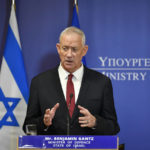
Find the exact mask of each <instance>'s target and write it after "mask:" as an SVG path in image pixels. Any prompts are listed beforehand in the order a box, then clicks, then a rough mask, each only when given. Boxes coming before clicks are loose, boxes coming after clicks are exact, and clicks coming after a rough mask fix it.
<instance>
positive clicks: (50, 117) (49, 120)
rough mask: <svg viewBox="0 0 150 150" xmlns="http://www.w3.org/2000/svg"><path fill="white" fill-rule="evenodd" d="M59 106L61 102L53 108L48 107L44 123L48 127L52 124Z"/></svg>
mask: <svg viewBox="0 0 150 150" xmlns="http://www.w3.org/2000/svg"><path fill="white" fill-rule="evenodd" d="M58 107H59V103H57V104H56V105H55V106H54V107H53V108H52V109H46V110H45V114H44V119H43V121H44V124H45V125H46V126H47V127H48V126H50V125H51V124H52V120H53V118H54V116H55V112H56V110H57V108H58Z"/></svg>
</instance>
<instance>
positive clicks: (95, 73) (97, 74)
mask: <svg viewBox="0 0 150 150" xmlns="http://www.w3.org/2000/svg"><path fill="white" fill-rule="evenodd" d="M85 70H86V72H87V74H88V75H89V77H93V78H94V79H102V80H110V79H109V77H107V76H106V75H104V74H102V73H100V72H98V71H96V70H93V69H89V68H85Z"/></svg>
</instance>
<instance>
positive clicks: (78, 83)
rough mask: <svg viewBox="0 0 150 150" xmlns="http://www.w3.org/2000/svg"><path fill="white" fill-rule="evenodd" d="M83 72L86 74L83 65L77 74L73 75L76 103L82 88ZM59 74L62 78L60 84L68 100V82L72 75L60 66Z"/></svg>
mask: <svg viewBox="0 0 150 150" xmlns="http://www.w3.org/2000/svg"><path fill="white" fill-rule="evenodd" d="M83 72H84V67H83V64H82V65H81V67H80V68H79V69H77V70H76V71H75V72H73V73H72V75H73V77H72V82H73V84H74V92H75V103H76V102H77V99H78V95H79V91H80V87H81V82H82V78H83ZM58 74H59V78H60V83H61V86H62V89H63V93H64V96H65V99H66V90H67V81H68V75H69V74H70V73H69V72H67V71H66V70H65V69H64V68H63V67H62V65H61V64H60V65H59V67H58Z"/></svg>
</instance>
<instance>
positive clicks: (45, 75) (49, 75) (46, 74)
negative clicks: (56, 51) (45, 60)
mask: <svg viewBox="0 0 150 150" xmlns="http://www.w3.org/2000/svg"><path fill="white" fill-rule="evenodd" d="M57 73H58V67H55V68H53V69H49V70H47V71H45V72H41V73H39V74H38V75H36V76H35V77H33V79H32V80H47V79H51V78H53V77H55V76H56V75H57Z"/></svg>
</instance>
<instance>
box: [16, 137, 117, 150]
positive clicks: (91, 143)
mask: <svg viewBox="0 0 150 150" xmlns="http://www.w3.org/2000/svg"><path fill="white" fill-rule="evenodd" d="M18 147H19V149H20V148H27V149H30V148H31V149H32V148H39V149H117V148H118V138H117V136H20V137H19V141H18Z"/></svg>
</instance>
